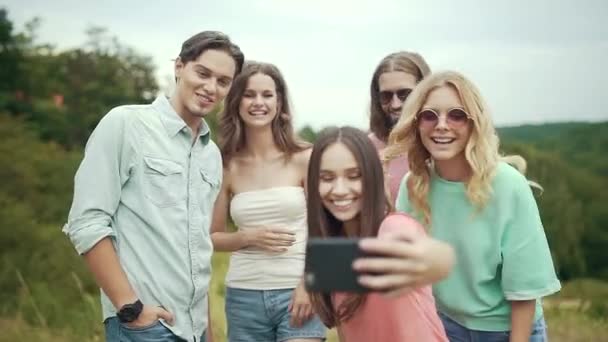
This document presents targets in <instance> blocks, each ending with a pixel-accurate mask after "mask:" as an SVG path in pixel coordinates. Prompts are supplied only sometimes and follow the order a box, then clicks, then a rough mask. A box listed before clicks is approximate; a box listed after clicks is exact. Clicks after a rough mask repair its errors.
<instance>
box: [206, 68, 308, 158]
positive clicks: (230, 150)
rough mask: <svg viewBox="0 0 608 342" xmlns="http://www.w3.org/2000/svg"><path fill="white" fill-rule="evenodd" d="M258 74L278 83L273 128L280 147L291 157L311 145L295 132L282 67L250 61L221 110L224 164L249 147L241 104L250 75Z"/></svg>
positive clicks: (275, 140)
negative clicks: (246, 140)
mask: <svg viewBox="0 0 608 342" xmlns="http://www.w3.org/2000/svg"><path fill="white" fill-rule="evenodd" d="M255 74H263V75H267V76H269V77H270V78H272V80H273V81H274V84H275V87H276V92H277V99H278V106H277V115H276V116H275V118H274V119H273V120H272V124H271V125H272V128H271V129H272V136H273V138H274V143H275V144H276V145H277V147H278V148H279V150H280V151H281V152H284V153H285V156H286V158H287V159H289V158H290V157H291V156H292V155H293V154H294V153H296V152H300V151H303V150H305V149H306V148H308V147H309V146H308V145H307V144H306V143H304V142H301V141H299V140H298V139H297V138H296V135H295V133H294V129H293V124H292V120H291V118H292V112H291V106H290V103H289V94H288V91H287V83H286V82H285V79H284V78H283V75H282V74H281V71H279V69H278V68H277V67H276V66H275V65H273V64H270V63H261V62H254V61H248V62H247V63H245V66H244V67H243V71H242V72H241V73H240V74H239V75H238V76H237V77H236V78H235V79H234V82H233V84H232V87H231V88H230V91H229V92H228V95H226V99H225V101H224V103H225V105H224V110H223V111H222V112H221V113H220V120H219V134H218V138H219V139H218V140H219V146H220V151H221V152H222V157H223V161H224V165H228V162H229V161H230V159H231V158H232V157H233V156H234V155H235V154H237V153H238V152H240V151H242V150H243V148H244V147H245V123H244V122H243V119H241V116H240V115H239V105H240V103H241V100H242V98H243V94H244V93H245V90H246V89H247V83H248V82H249V78H250V77H251V76H253V75H255Z"/></svg>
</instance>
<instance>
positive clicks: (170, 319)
mask: <svg viewBox="0 0 608 342" xmlns="http://www.w3.org/2000/svg"><path fill="white" fill-rule="evenodd" d="M156 315H157V317H158V318H159V319H162V320H164V321H165V322H167V324H169V325H173V323H174V322H175V317H174V316H173V314H172V313H170V312H169V311H167V310H165V309H163V308H161V307H156Z"/></svg>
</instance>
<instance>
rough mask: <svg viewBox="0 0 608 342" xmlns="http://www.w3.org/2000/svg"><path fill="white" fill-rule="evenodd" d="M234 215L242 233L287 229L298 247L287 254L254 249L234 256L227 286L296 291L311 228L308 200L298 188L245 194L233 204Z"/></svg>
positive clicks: (233, 217)
mask: <svg viewBox="0 0 608 342" xmlns="http://www.w3.org/2000/svg"><path fill="white" fill-rule="evenodd" d="M230 215H231V217H232V220H233V221H234V223H235V224H236V226H237V227H238V229H239V230H249V229H259V228H260V227H284V228H286V229H289V230H291V231H292V232H294V234H295V238H296V241H295V243H294V244H293V245H292V246H291V247H289V248H288V250H287V251H286V252H283V253H270V252H265V251H261V250H259V249H254V248H246V249H242V250H239V251H236V252H233V253H232V255H231V257H230V266H229V267H228V274H227V275H226V285H227V286H229V287H232V288H240V289H250V290H272V289H286V288H295V287H296V286H297V285H298V283H299V282H300V279H301V277H302V274H303V272H304V254H305V252H306V239H307V236H308V227H307V224H306V197H305V194H304V189H303V188H302V187H298V186H281V187H275V188H268V189H262V190H254V191H247V192H241V193H238V194H236V195H234V196H233V197H232V200H231V201H230Z"/></svg>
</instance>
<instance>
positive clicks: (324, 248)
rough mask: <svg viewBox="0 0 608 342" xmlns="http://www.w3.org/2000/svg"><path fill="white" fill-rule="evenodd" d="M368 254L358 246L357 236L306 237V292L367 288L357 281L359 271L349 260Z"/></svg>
mask: <svg viewBox="0 0 608 342" xmlns="http://www.w3.org/2000/svg"><path fill="white" fill-rule="evenodd" d="M365 256H370V255H368V254H366V253H365V252H363V251H362V250H360V249H359V239H353V238H309V239H308V242H307V244H306V262H305V265H304V284H305V286H306V289H307V290H308V291H310V292H334V291H340V292H368V291H371V290H370V289H368V288H365V287H363V286H362V285H360V284H359V282H358V281H357V278H358V277H359V276H360V275H361V273H358V272H356V271H355V270H353V261H354V260H355V259H357V258H360V257H365Z"/></svg>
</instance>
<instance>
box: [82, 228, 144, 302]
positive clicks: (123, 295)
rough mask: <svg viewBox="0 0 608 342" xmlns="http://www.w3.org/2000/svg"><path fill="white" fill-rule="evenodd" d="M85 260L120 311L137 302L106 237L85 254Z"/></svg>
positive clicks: (110, 242) (100, 285)
mask: <svg viewBox="0 0 608 342" xmlns="http://www.w3.org/2000/svg"><path fill="white" fill-rule="evenodd" d="M84 259H85V261H86V263H87V265H88V266H89V269H90V270H91V272H92V273H93V276H94V277H95V281H96V282H97V285H99V287H101V289H102V290H103V292H104V293H105V294H106V295H107V296H108V297H109V298H110V301H111V302H112V304H114V307H115V308H116V309H117V310H118V309H120V308H121V307H122V306H123V305H125V304H128V303H133V302H134V301H135V300H137V294H136V293H135V291H134V290H133V288H132V287H131V284H130V283H129V280H128V278H127V275H126V274H125V272H124V270H123V269H122V266H121V265H120V261H119V260H118V255H117V254H116V251H115V250H114V246H113V245H112V241H111V240H110V238H109V237H106V238H104V239H102V240H101V241H99V243H97V244H96V245H95V246H94V247H93V248H91V249H90V250H89V251H88V252H86V253H85V254H84Z"/></svg>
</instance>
